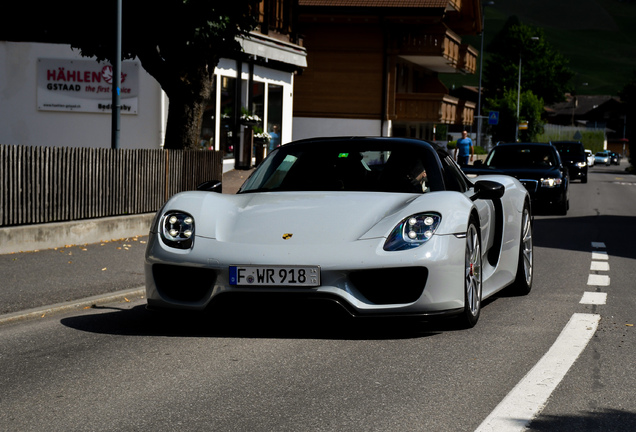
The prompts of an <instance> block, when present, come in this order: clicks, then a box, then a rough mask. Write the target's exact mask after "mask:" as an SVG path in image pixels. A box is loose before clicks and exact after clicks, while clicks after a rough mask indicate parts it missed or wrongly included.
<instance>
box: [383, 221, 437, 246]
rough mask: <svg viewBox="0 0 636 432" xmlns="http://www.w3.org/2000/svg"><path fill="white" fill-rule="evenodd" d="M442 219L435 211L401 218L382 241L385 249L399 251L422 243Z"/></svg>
mask: <svg viewBox="0 0 636 432" xmlns="http://www.w3.org/2000/svg"><path fill="white" fill-rule="evenodd" d="M441 221H442V217H441V216H440V215H439V214H437V213H419V214H415V215H413V216H409V217H407V218H406V219H404V220H402V221H401V222H400V223H399V224H397V225H396V227H395V228H393V231H391V234H390V235H389V237H388V238H387V239H386V241H385V242H384V250H385V251H401V250H407V249H412V248H415V247H418V246H421V245H423V244H424V243H426V242H427V241H428V239H430V238H431V237H433V234H435V230H436V229H437V227H438V226H439V224H440V222H441Z"/></svg>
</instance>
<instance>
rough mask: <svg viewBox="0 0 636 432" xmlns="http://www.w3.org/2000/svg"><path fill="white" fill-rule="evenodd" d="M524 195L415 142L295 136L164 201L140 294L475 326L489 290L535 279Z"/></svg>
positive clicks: (184, 304)
mask: <svg viewBox="0 0 636 432" xmlns="http://www.w3.org/2000/svg"><path fill="white" fill-rule="evenodd" d="M208 186H209V185H208ZM216 186H218V185H214V186H213V187H211V188H210V189H212V190H218V187H216ZM530 206H531V202H530V196H529V194H528V192H527V190H526V189H525V188H524V187H523V186H522V184H521V183H520V182H519V181H518V180H516V179H515V178H513V177H509V176H502V175H483V176H480V177H479V181H475V182H474V183H473V182H472V181H471V180H470V179H469V178H467V177H466V175H464V173H463V172H462V171H461V169H460V168H459V167H458V166H457V164H456V163H455V161H454V160H453V159H452V157H451V156H450V155H449V153H448V152H447V151H446V149H444V148H441V147H439V146H437V145H435V144H429V143H427V142H424V141H419V140H412V139H398V138H317V139H309V140H303V141H297V142H292V143H289V144H286V145H283V146H281V147H278V148H277V149H276V150H274V151H273V152H272V153H270V154H269V155H268V156H267V158H266V159H265V160H264V161H263V162H262V163H261V164H260V165H259V166H258V167H257V168H256V169H255V170H254V172H253V173H252V174H251V176H250V177H249V178H248V179H247V180H246V181H245V183H244V184H243V185H242V186H241V188H240V189H239V191H238V193H236V194H222V193H218V192H215V191H201V190H198V191H188V192H182V193H179V194H176V195H175V196H173V197H172V198H170V199H169V200H168V201H167V202H166V204H165V205H164V206H163V208H162V209H160V210H159V212H158V213H157V215H156V217H155V220H154V222H153V224H152V226H151V232H150V237H149V242H148V246H147V251H146V262H145V273H146V291H147V302H148V307H149V308H150V309H181V310H197V311H203V310H205V309H207V308H208V307H210V306H211V305H213V304H214V303H215V302H216V301H218V300H219V299H221V298H224V297H227V296H233V295H240V296H242V297H241V298H249V296H250V295H253V296H254V297H257V296H261V297H262V296H267V295H271V296H283V297H289V298H297V297H302V298H309V299H321V300H329V301H332V302H334V303H336V304H338V305H340V306H342V307H343V308H344V310H346V311H347V312H348V313H349V314H350V315H352V316H354V317H372V316H417V317H423V318H427V319H428V318H433V317H441V316H456V317H457V318H458V319H459V320H460V322H461V323H462V324H463V325H464V326H465V327H472V326H474V325H475V324H476V323H477V320H478V319H479V316H480V313H481V306H482V302H483V300H484V299H486V298H488V297H490V296H492V295H493V294H495V293H497V292H499V291H500V290H502V289H504V288H506V287H510V288H509V289H514V290H515V291H516V292H517V293H518V294H527V293H529V292H530V289H531V287H532V278H533V274H532V268H533V245H532V218H531V207H530ZM246 296H247V297H246Z"/></svg>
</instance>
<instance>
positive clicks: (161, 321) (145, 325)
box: [61, 305, 460, 340]
mask: <svg viewBox="0 0 636 432" xmlns="http://www.w3.org/2000/svg"><path fill="white" fill-rule="evenodd" d="M262 309H263V310H265V311H259V312H256V311H247V312H246V310H245V309H244V308H242V309H238V308H225V310H222V311H220V310H211V311H206V312H203V313H202V312H185V313H184V312H172V311H170V312H168V311H166V312H163V311H162V312H156V311H149V310H147V309H146V307H145V305H140V306H135V307H133V308H130V309H128V308H115V307H95V308H94V310H99V311H100V312H99V313H91V314H82V315H78V316H73V317H68V318H64V319H62V320H61V323H62V324H63V325H64V326H66V327H69V328H73V329H76V330H81V331H85V332H91V333H101V334H111V335H123V336H162V337H166V336H167V337H227V338H276V339H334V340H390V339H413V338H422V337H429V336H434V335H436V334H439V333H442V332H446V331H455V330H459V329H460V327H459V326H458V325H457V323H456V321H455V320H452V319H444V320H438V321H433V322H424V321H422V320H421V319H415V318H410V319H402V318H400V319H398V318H364V319H353V318H351V317H349V316H348V315H346V314H344V313H342V312H340V313H338V312H335V313H334V311H330V310H329V308H324V307H312V308H307V309H303V310H302V313H301V312H298V311H291V312H290V311H288V310H286V311H281V310H279V309H277V308H273V309H270V308H262Z"/></svg>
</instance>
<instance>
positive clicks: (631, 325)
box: [625, 324, 634, 327]
mask: <svg viewBox="0 0 636 432" xmlns="http://www.w3.org/2000/svg"><path fill="white" fill-rule="evenodd" d="M625 325H626V326H627V327H634V324H625Z"/></svg>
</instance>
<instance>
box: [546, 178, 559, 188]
mask: <svg viewBox="0 0 636 432" xmlns="http://www.w3.org/2000/svg"><path fill="white" fill-rule="evenodd" d="M562 182H563V179H560V178H544V179H541V187H545V188H555V187H559V186H561V183H562Z"/></svg>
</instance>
